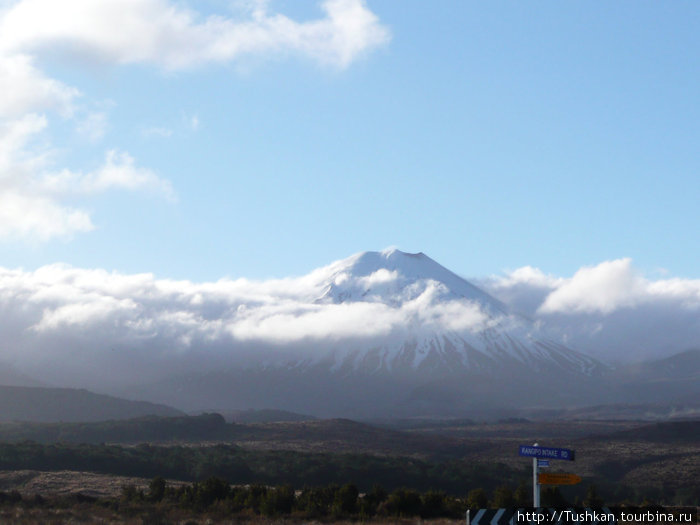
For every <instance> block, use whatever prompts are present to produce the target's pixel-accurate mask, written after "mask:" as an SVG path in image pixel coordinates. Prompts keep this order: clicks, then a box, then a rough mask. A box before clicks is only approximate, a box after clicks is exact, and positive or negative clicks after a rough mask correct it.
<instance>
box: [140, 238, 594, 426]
mask: <svg viewBox="0 0 700 525" xmlns="http://www.w3.org/2000/svg"><path fill="white" fill-rule="evenodd" d="M286 284H287V286H288V289H289V290H291V291H290V292H289V294H288V295H287V296H285V297H282V298H279V299H277V300H276V301H275V302H274V304H273V305H272V306H268V307H266V308H267V309H269V310H270V313H269V314H267V317H265V318H264V319H263V318H261V317H258V318H256V323H257V325H256V326H260V325H261V324H264V326H266V327H270V329H269V330H266V331H265V332H264V333H263V334H262V336H265V337H266V338H267V339H264V340H262V339H261V337H262V336H261V335H258V334H261V332H260V331H258V332H255V336H256V337H258V339H257V340H251V343H249V344H250V345H253V346H254V345H256V344H260V345H261V346H257V347H255V348H256V352H255V353H251V354H249V355H252V356H253V357H252V360H248V361H247V362H245V363H238V364H235V365H231V366H230V367H229V368H225V367H224V366H223V364H222V366H221V367H220V368H219V369H218V370H217V371H212V372H208V373H204V374H199V375H195V374H189V375H186V376H181V377H178V378H177V379H175V380H171V381H169V382H166V383H164V384H161V385H160V386H159V387H158V390H159V391H160V392H161V393H162V392H167V395H165V394H158V395H155V394H154V393H153V391H152V390H151V391H146V392H144V393H143V394H142V395H141V397H145V398H148V399H154V400H159V401H160V400H166V399H168V400H170V399H172V398H171V397H169V396H172V395H173V393H174V392H175V393H176V395H177V396H179V398H178V402H177V403H176V404H177V405H178V406H184V407H185V408H188V409H196V408H203V407H209V408H218V407H226V408H250V407H254V408H264V407H277V408H284V409H288V410H296V411H302V412H306V413H313V414H317V415H326V416H350V417H358V416H359V417H366V416H379V417H386V416H388V415H391V416H393V417H395V416H397V415H405V416H410V415H436V414H442V415H457V414H465V413H473V411H475V410H476V411H481V410H487V411H488V410H492V409H501V408H506V409H511V408H516V407H523V406H549V407H552V406H562V405H564V406H571V405H575V406H580V405H583V404H586V403H587V404H591V403H592V401H593V400H594V398H593V397H592V396H591V395H590V393H591V392H594V393H595V392H600V391H601V389H600V388H598V387H597V386H595V385H594V384H595V383H596V381H597V380H598V377H599V376H600V375H601V373H602V372H604V371H606V370H607V368H606V367H605V365H603V364H601V363H600V362H598V361H596V360H595V359H593V358H591V357H588V356H586V355H584V354H582V353H579V352H576V351H574V350H572V349H569V348H567V347H565V346H563V345H561V344H558V343H557V342H555V341H553V340H550V339H548V338H547V337H546V334H544V333H543V332H542V330H541V329H540V328H539V327H538V326H537V325H536V324H535V323H534V322H532V321H531V320H529V319H527V318H524V317H521V316H518V315H514V314H513V313H512V312H510V311H509V309H508V308H507V306H506V305H504V304H503V303H502V302H500V301H498V300H497V299H495V298H493V297H491V296H490V295H489V294H488V293H486V292H484V291H483V290H481V289H479V288H478V287H476V286H474V285H473V284H471V283H469V282H468V281H466V280H465V279H463V278H461V277H459V276H458V275H456V274H454V273H452V272H451V271H449V270H447V269H446V268H444V267H443V266H441V265H440V264H438V263H436V262H435V261H433V260H432V259H431V258H430V257H428V256H426V255H424V254H422V253H417V254H410V253H404V252H401V251H399V250H395V249H391V250H385V251H382V252H364V253H360V254H357V255H353V256H351V257H349V258H347V259H343V260H340V261H336V262H334V263H332V264H330V265H328V266H325V267H323V268H319V269H317V270H315V271H313V272H311V273H310V274H308V275H306V276H304V277H301V278H299V279H296V280H294V281H290V282H287V283H286ZM292 294H293V297H294V298H295V301H294V302H293V304H288V303H292V301H291V300H290V299H289V297H292ZM260 308H262V307H259V308H258V310H259V309H260ZM237 311H240V312H241V313H240V314H237V315H240V316H243V317H244V320H246V319H248V318H250V316H252V315H253V314H249V313H248V312H249V311H253V312H255V311H256V310H254V308H253V307H252V306H251V307H248V308H243V309H241V308H240V307H239V308H238V310H237ZM289 312H293V313H289ZM245 316H249V317H245ZM260 319H262V320H260ZM238 322H242V321H238ZM273 327H280V330H281V329H284V330H285V331H286V333H290V332H291V333H292V334H293V335H294V336H295V337H294V338H293V339H290V338H288V339H283V338H282V337H277V338H274V337H272V335H274V334H272V333H271V330H272V328H273ZM260 341H262V342H260ZM591 385H594V386H593V387H591ZM595 399H596V400H597V398H595ZM171 402H172V401H171Z"/></svg>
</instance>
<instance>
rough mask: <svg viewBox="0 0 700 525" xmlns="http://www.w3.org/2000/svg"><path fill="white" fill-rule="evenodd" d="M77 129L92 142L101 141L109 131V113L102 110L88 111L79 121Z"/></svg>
mask: <svg viewBox="0 0 700 525" xmlns="http://www.w3.org/2000/svg"><path fill="white" fill-rule="evenodd" d="M76 131H77V132H78V133H79V134H81V135H83V136H85V137H86V138H87V139H88V140H90V141H91V142H97V141H99V140H100V139H101V138H102V137H104V135H105V133H106V132H107V114H106V113H104V112H102V111H93V112H91V113H88V115H87V116H85V118H83V119H82V120H81V121H80V122H78V126H77V127H76Z"/></svg>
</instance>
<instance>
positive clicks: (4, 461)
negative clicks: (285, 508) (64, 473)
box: [0, 441, 527, 494]
mask: <svg viewBox="0 0 700 525" xmlns="http://www.w3.org/2000/svg"><path fill="white" fill-rule="evenodd" d="M21 469H31V470H44V471H51V470H77V471H81V470H82V471H90V472H100V473H105V474H114V475H121V476H136V477H145V478H153V477H156V476H163V477H166V478H171V479H178V480H183V481H201V480H204V479H207V478H209V477H212V476H216V477H219V478H222V479H225V480H227V481H228V482H230V483H233V484H249V483H262V484H266V485H284V484H291V485H294V486H305V485H307V486H311V485H313V486H317V485H329V484H333V483H337V484H341V485H342V484H345V483H353V484H355V485H357V486H358V487H359V488H360V489H361V490H363V491H366V490H369V489H371V487H372V485H374V484H375V483H379V484H381V485H382V486H384V487H387V488H388V489H389V490H393V489H395V488H398V487H403V486H408V487H412V488H414V489H416V490H422V491H425V490H430V489H436V490H444V491H446V492H449V493H452V494H460V493H461V492H462V491H463V490H464V487H468V486H475V485H478V486H485V487H487V488H489V489H491V488H494V487H496V486H498V485H499V484H501V483H504V482H508V481H513V482H516V483H517V480H519V479H523V478H525V479H527V474H526V473H523V471H519V470H514V469H512V468H510V467H507V466H505V465H502V464H491V465H484V464H474V463H470V462H467V461H464V460H457V459H454V460H448V461H444V462H429V461H424V460H419V459H415V458H410V457H397V456H376V455H370V454H329V453H310V452H296V451H287V450H248V449H244V448H241V447H238V446H235V445H223V444H219V445H211V446H181V445H177V446H156V445H149V444H140V445H135V446H121V445H106V444H100V445H94V444H71V443H52V444H40V443H34V442H29V441H25V442H21V443H0V470H21Z"/></svg>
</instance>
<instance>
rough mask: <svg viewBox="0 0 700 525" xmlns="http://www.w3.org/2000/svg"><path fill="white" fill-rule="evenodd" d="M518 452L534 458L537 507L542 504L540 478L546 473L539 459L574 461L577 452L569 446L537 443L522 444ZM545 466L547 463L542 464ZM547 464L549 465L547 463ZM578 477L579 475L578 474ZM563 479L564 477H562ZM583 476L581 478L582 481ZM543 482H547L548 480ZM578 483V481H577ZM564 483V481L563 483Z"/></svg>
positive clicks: (533, 501)
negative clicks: (551, 446)
mask: <svg viewBox="0 0 700 525" xmlns="http://www.w3.org/2000/svg"><path fill="white" fill-rule="evenodd" d="M518 454H520V455H521V456H525V457H531V458H532V503H533V505H534V507H535V508H537V507H539V506H540V480H541V479H542V478H541V476H546V474H540V473H539V470H540V469H539V464H538V463H539V461H540V460H550V459H561V460H564V461H574V459H575V458H576V453H575V451H573V450H569V449H568V448H548V447H540V446H539V445H538V444H537V443H535V444H534V445H532V446H529V445H520V449H519V450H518ZM542 466H545V465H542ZM547 466H549V465H548V464H547ZM577 477H578V476H577ZM562 479H563V478H562ZM580 479H581V478H579V481H580ZM543 483H545V484H546V483H547V482H546V481H545V482H543ZM576 483H578V481H577V482H576ZM563 484H564V483H562V485H563Z"/></svg>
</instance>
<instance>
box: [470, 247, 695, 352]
mask: <svg viewBox="0 0 700 525" xmlns="http://www.w3.org/2000/svg"><path fill="white" fill-rule="evenodd" d="M481 284H482V286H483V287H484V288H485V289H486V290H487V291H488V292H490V293H492V294H493V295H495V296H496V297H498V298H499V299H501V300H503V301H504V302H506V303H507V304H508V305H510V306H511V307H513V308H514V309H515V310H517V311H520V312H522V313H524V314H525V315H528V316H530V317H532V318H534V319H537V320H538V322H539V323H541V324H542V325H543V326H544V327H545V328H546V329H547V330H548V331H549V333H550V334H551V335H553V336H556V337H558V338H559V339H560V340H562V341H563V342H564V343H565V344H568V345H570V346H572V347H574V348H576V349H579V350H583V351H586V352H588V353H590V354H592V355H594V356H596V357H600V358H603V359H612V360H623V361H624V360H630V359H632V360H634V359H642V358H646V357H651V356H659V355H668V354H671V353H674V352H679V351H682V350H685V349H688V348H697V347H700V280H698V279H678V278H664V279H658V280H650V279H648V278H646V277H644V276H643V275H642V274H641V273H640V272H639V271H637V270H636V269H635V268H634V266H633V265H632V261H631V260H630V259H617V260H612V261H605V262H602V263H600V264H598V265H596V266H592V267H584V268H581V269H580V270H578V271H577V272H576V273H575V274H574V275H573V276H572V277H570V278H561V277H554V276H550V275H545V274H544V273H542V272H541V271H539V270H537V269H534V268H531V267H526V268H521V269H519V270H516V271H514V272H511V273H509V274H508V275H505V276H503V277H500V278H494V277H492V278H490V279H487V280H484V281H482V283H481Z"/></svg>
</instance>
